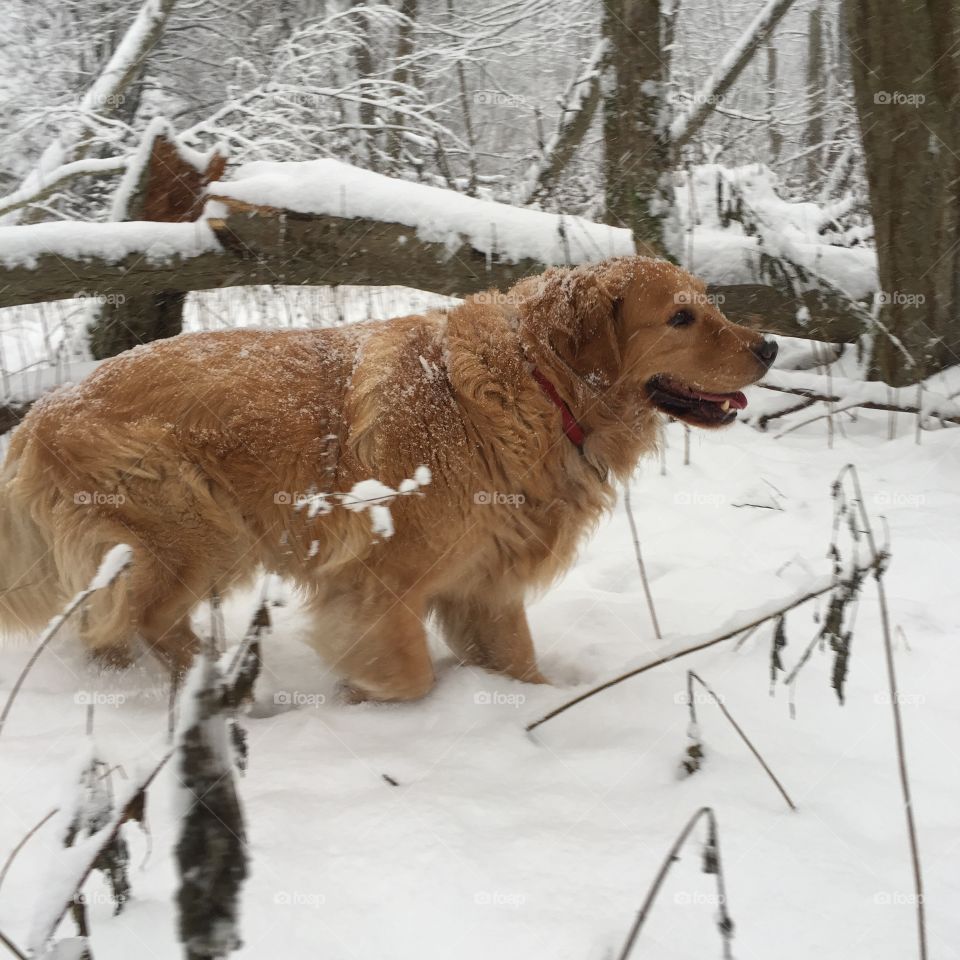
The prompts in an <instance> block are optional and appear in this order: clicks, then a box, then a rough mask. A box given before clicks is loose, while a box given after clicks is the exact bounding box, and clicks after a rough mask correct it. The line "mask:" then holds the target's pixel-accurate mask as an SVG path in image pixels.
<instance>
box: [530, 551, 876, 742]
mask: <svg viewBox="0 0 960 960" xmlns="http://www.w3.org/2000/svg"><path fill="white" fill-rule="evenodd" d="M881 562H882V559H875V560H873V561H872V562H870V563H868V564H867V565H866V566H865V567H862V568H856V569H855V570H854V571H853V573H857V572H859V571H860V570H872V569H876V568H877V567H878V566H879V564H880V563H881ZM836 586H837V584H836V583H835V582H834V580H833V579H832V578H831V581H830V583H829V584H827V585H826V586H824V587H818V588H817V589H816V590H810V591H808V592H806V593H803V594H801V595H800V596H799V597H796V598H795V599H793V600H791V601H789V602H788V603H785V604H784V605H783V606H781V607H779V608H778V609H776V610H773V611H771V612H770V613H765V614H764V615H763V616H762V617H757V618H756V619H754V620H751V621H749V622H748V623H740V624H737V626H735V627H732V628H731V629H729V630H726V631H724V632H723V633H722V634H720V635H719V636H717V637H710V638H709V639H708V640H703V641H701V642H700V643H695V644H693V645H692V646H690V647H684V648H683V649H681V650H676V651H674V652H673V653H668V654H667V655H666V656H663V657H659V658H658V659H656V660H653V661H651V662H650V663H645V664H644V665H643V666H642V667H637V668H636V669H635V670H628V671H627V672H626V673H621V674H620V675H619V676H617V677H614V678H613V679H612V680H607V681H606V682H604V683H601V684H600V685H599V686H596V687H592V688H591V689H590V690H587V691H586V692H585V693H581V694H580V695H579V696H577V697H574V698H573V699H572V700H568V701H567V702H566V703H563V704H561V705H560V706H559V707H557V708H556V709H554V710H551V711H550V712H549V713H547V714H545V715H544V716H542V717H541V718H540V719H539V720H535V721H534V722H533V723H531V724H528V725H527V727H526V731H527V733H531V732H532V731H533V730H535V729H536V728H537V727H539V726H540V725H541V724H543V723H546V722H547V721H548V720H552V719H553V718H554V717H557V716H559V715H560V714H561V713H565V712H566V711H567V710H569V709H570V708H571V707H575V706H576V705H577V704H578V703H582V702H583V701H584V700H589V699H590V697H594V696H596V695H597V694H598V693H602V692H603V691H604V690H609V689H610V687H614V686H616V685H617V684H618V683H623V681H624V680H629V679H630V678H631V677H636V676H639V675H640V674H641V673H646V672H647V671H648V670H653V669H654V667H661V666H663V665H664V664H665V663H671V662H672V661H674V660H679V659H680V657H686V656H688V655H689V654H691V653H698V652H699V651H701V650H706V649H707V648H708V647H712V646H715V645H716V644H718V643H723V641H724V640H729V639H730V638H731V637H735V636H737V635H738V634H740V633H743V632H744V631H745V630H749V629H751V628H752V627H758V626H760V625H761V624H763V623H766V622H767V621H768V620H774V619H776V618H777V617H779V616H781V615H782V614H784V613H786V612H787V611H788V610H793V609H794V607H799V606H801V605H802V604H804V603H806V602H807V601H808V600H813V599H814V598H815V597H822V596H823V595H824V594H825V593H829V592H830V591H831V590H834V589H836Z"/></svg>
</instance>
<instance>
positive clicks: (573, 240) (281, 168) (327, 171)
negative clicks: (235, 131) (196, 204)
mask: <svg viewBox="0 0 960 960" xmlns="http://www.w3.org/2000/svg"><path fill="white" fill-rule="evenodd" d="M210 194H211V197H213V198H227V199H231V200H238V201H241V202H243V203H247V204H251V205H253V206H257V207H279V208H283V209H286V210H292V211H295V212H296V213H301V214H312V215H328V216H335V217H348V218H358V217H359V218H364V219H369V220H380V221H386V222H392V223H400V224H404V225H405V226H408V227H411V228H413V229H414V230H415V231H416V234H417V237H418V238H419V239H420V240H425V241H427V242H432V243H442V244H444V245H446V246H447V247H448V248H449V249H450V251H451V253H452V252H453V251H455V250H456V249H457V248H459V247H460V246H461V245H462V244H463V243H464V242H466V243H467V244H469V246H471V247H472V248H473V249H474V250H478V251H480V252H482V253H483V254H485V255H486V256H487V257H489V258H490V259H491V260H496V261H501V260H506V261H509V262H518V261H521V260H533V261H536V262H538V263H543V264H562V263H582V262H586V261H590V260H599V259H603V258H604V257H611V256H617V255H629V254H632V253H633V252H634V245H633V237H632V235H631V233H630V231H629V230H625V229H621V228H617V227H609V226H606V225H604V224H599V223H592V222H591V221H589V220H584V219H583V218H581V217H568V216H560V215H557V214H552V213H542V212H540V211H538V210H526V209H522V208H519V207H514V206H510V205H509V204H506V203H497V202H495V201H492V200H479V199H476V198H474V197H468V196H465V195H463V194H460V193H456V192H454V191H452V190H444V189H442V188H440V187H430V186H426V185H424V184H422V183H411V182H408V181H405V180H397V179H394V178H391V177H385V176H383V175H381V174H378V173H371V172H370V171H369V170H362V169H360V168H359V167H354V166H351V165H350V164H346V163H341V162H340V161H338V160H306V161H302V162H299V163H279V162H277V163H275V162H271V161H256V162H253V163H249V164H244V165H243V166H241V167H240V168H239V169H238V170H237V172H236V174H235V176H234V178H233V179H232V180H229V181H226V182H221V183H214V184H211V186H210Z"/></svg>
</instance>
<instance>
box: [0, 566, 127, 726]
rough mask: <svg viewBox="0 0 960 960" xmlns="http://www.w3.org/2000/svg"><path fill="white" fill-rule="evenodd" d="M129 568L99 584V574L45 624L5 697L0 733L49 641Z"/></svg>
mask: <svg viewBox="0 0 960 960" xmlns="http://www.w3.org/2000/svg"><path fill="white" fill-rule="evenodd" d="M129 566H130V559H129V558H128V559H127V560H126V561H125V562H124V563H123V564H121V565H120V566H119V567H118V568H117V569H116V570H115V571H114V572H113V574H112V575H111V576H110V577H109V579H108V580H107V581H106V582H104V583H101V582H99V580H100V574H99V573H98V574H97V576H95V577H94V578H93V580H92V581H91V583H90V586H89V587H87V588H86V590H81V591H80V592H79V593H78V594H77V595H76V596H75V597H74V598H73V599H72V600H71V601H70V603H68V604H67V606H66V607H65V608H64V611H63V613H58V614H57V615H56V616H55V617H54V618H53V619H52V620H51V621H50V623H48V624H47V626H46V628H45V629H44V631H43V633H42V634H40V640H39V642H38V643H37V647H36V649H35V650H34V651H33V653H32V654H31V655H30V659H29V660H28V661H27V662H26V664H25V665H24V668H23V669H22V670H21V671H20V676H19V677H17V680H16V683H14V685H13V689H12V690H11V691H10V695H9V696H8V697H7V702H6V703H5V704H4V706H3V712H2V713H0V733H3V727H4V724H5V723H6V722H7V717H8V716H9V715H10V710H11V709H12V708H13V702H14V700H16V698H17V694H18V693H19V692H20V688H21V687H22V686H23V682H24V680H26V679H27V674H28V673H29V672H30V671H31V669H33V665H34V664H35V663H36V662H37V660H38V659H39V657H40V654H41V653H43V651H44V650H45V649H46V648H47V646H49V644H50V641H51V640H53V638H54V637H55V636H56V635H57V633H58V632H59V630H60V628H61V627H62V626H63V625H64V624H65V623H66V622H67V621H68V620H69V619H70V617H72V616H73V614H74V613H76V612H77V610H79V609H80V607H82V606H83V604H84V603H86V601H87V600H88V599H89V597H90V596H91V594H94V593H96V592H97V590H101V589H103V588H105V587H109V586H110V585H111V584H112V583H113V582H114V581H115V580H116V579H117V577H119V576H120V574H121V573H123V571H124V570H126V569H127V568H128V567H129Z"/></svg>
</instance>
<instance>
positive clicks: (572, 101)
mask: <svg viewBox="0 0 960 960" xmlns="http://www.w3.org/2000/svg"><path fill="white" fill-rule="evenodd" d="M607 46H608V44H607V41H606V40H601V41H600V42H599V43H597V44H596V46H595V47H594V48H593V51H592V52H591V54H590V56H589V57H588V58H587V60H586V62H585V63H584V66H583V70H582V71H581V72H580V73H579V74H578V75H577V77H576V78H575V79H574V80H573V82H572V83H571V84H570V86H569V87H568V88H567V91H566V93H565V94H564V96H563V97H562V98H561V100H560V108H561V109H560V119H559V121H558V122H557V129H556V130H555V131H554V133H553V135H552V136H551V137H550V139H549V140H548V141H547V143H546V144H545V145H544V147H543V152H542V156H541V157H540V158H539V159H538V160H536V161H534V163H532V164H531V165H530V167H529V168H528V170H527V172H526V175H525V177H524V180H523V183H522V184H521V185H520V187H519V189H518V190H517V194H516V197H515V199H516V202H517V203H520V204H525V203H530V202H531V201H532V200H535V199H536V198H537V197H538V196H539V195H540V194H542V193H543V192H545V191H546V190H547V189H548V188H549V187H550V185H551V184H552V183H553V182H554V181H555V180H556V179H557V177H558V176H560V174H561V173H562V172H563V170H564V168H565V167H566V165H567V164H568V163H569V162H570V160H571V159H572V157H573V154H574V153H575V152H576V149H577V147H578V146H579V145H580V143H581V141H582V140H583V138H584V136H586V133H587V130H588V129H589V128H590V123H591V121H592V120H593V115H594V114H595V113H596V109H597V105H598V104H599V102H600V67H601V63H602V61H603V57H604V55H605V54H606V51H607Z"/></svg>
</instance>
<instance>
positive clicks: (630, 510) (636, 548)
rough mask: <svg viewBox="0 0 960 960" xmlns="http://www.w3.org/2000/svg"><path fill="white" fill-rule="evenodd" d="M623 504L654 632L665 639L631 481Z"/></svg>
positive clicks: (624, 486)
mask: <svg viewBox="0 0 960 960" xmlns="http://www.w3.org/2000/svg"><path fill="white" fill-rule="evenodd" d="M623 505H624V507H625V508H626V511H627V520H628V521H629V522H630V533H631V534H632V535H633V552H634V553H635V554H636V556H637V567H638V568H639V569H640V581H641V582H642V583H643V592H644V594H645V595H646V598H647V609H648V610H649V611H650V620H651V621H652V622H653V632H654V634H655V635H656V638H657V639H658V640H662V639H663V634H662V633H661V632H660V621H659V620H658V619H657V610H656V607H654V605H653V594H652V593H651V592H650V583H649V581H648V580H647V568H646V567H645V566H644V563H643V554H642V553H641V552H640V537H639V536H638V535H637V524H636V521H635V520H634V519H633V508H632V507H631V506H630V482H629V481H627V482H626V483H625V484H624V485H623Z"/></svg>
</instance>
